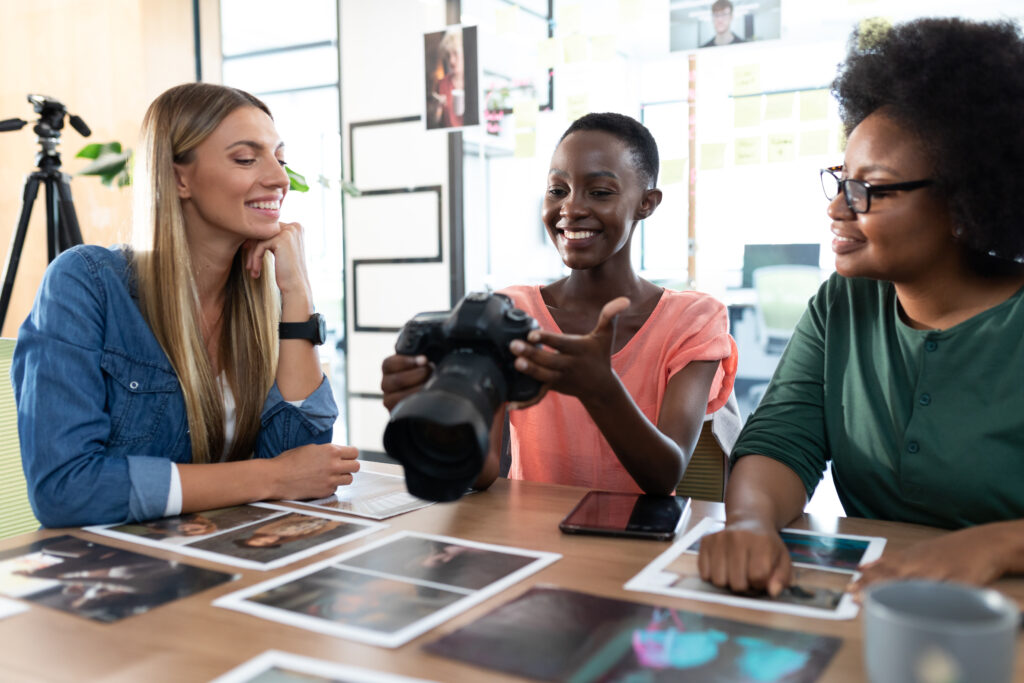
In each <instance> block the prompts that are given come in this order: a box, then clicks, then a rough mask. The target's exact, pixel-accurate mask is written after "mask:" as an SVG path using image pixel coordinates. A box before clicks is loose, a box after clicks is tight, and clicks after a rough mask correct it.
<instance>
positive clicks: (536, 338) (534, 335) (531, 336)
mask: <svg viewBox="0 0 1024 683" xmlns="http://www.w3.org/2000/svg"><path fill="white" fill-rule="evenodd" d="M526 338H527V339H529V340H530V341H531V342H533V343H534V344H536V343H537V342H539V341H540V332H538V331H537V330H534V331H533V332H531V333H530V334H528V335H526Z"/></svg>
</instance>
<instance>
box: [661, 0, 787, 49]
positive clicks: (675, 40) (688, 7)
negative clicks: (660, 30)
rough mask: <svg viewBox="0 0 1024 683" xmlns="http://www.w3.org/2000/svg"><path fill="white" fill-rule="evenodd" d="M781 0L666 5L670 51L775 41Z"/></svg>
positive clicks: (703, 0) (707, 0) (779, 28)
mask: <svg viewBox="0 0 1024 683" xmlns="http://www.w3.org/2000/svg"><path fill="white" fill-rule="evenodd" d="M781 2H782V0H699V1H696V2H678V1H677V2H672V3H670V4H669V49H670V50H671V51H673V52H678V51H680V50H695V49H697V48H704V47H726V46H730V45H740V44H742V43H751V42H754V41H760V40H775V39H777V38H779V36H780V35H781V33H782V11H781V9H780V7H779V6H780V4H781Z"/></svg>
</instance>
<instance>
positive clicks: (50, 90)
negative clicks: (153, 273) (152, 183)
mask: <svg viewBox="0 0 1024 683" xmlns="http://www.w3.org/2000/svg"><path fill="white" fill-rule="evenodd" d="M201 18H202V21H201V24H200V26H201V27H202V32H203V40H202V42H203V54H204V57H206V56H210V59H208V60H207V61H205V62H204V65H203V75H204V77H205V78H204V80H219V78H220V68H219V66H220V65H219V49H218V47H217V45H218V41H219V34H220V31H219V26H218V25H217V18H218V13H217V2H216V0H212V1H211V0H203V2H202V7H201ZM0 27H3V40H0V119H6V118H14V117H17V118H22V119H25V120H26V121H29V122H30V125H29V126H26V127H24V128H22V129H21V130H20V131H14V132H7V133H0V249H2V250H3V259H4V261H3V262H4V263H6V259H7V252H8V249H9V244H10V239H11V234H12V232H13V231H14V228H15V226H16V224H17V221H18V216H19V214H20V211H21V193H22V187H23V185H24V182H25V176H26V174H28V173H31V172H32V171H33V170H35V155H36V152H37V150H38V149H39V145H38V144H37V142H36V137H35V134H34V133H33V132H32V130H31V125H32V124H33V123H34V122H35V120H36V114H35V112H34V111H33V109H32V106H31V105H30V104H29V103H28V102H27V101H26V99H25V96H26V95H27V94H28V93H39V94H44V95H48V96H50V97H54V98H56V99H58V100H60V101H61V102H63V103H64V104H65V105H66V106H67V108H68V111H69V112H71V113H74V114H78V115H79V116H81V117H82V118H83V119H84V120H85V122H86V123H87V124H88V125H89V127H90V128H91V129H92V136H91V137H90V138H88V139H85V138H82V136H81V135H79V134H78V133H77V132H76V131H75V130H74V129H73V128H71V126H70V125H66V126H65V127H64V129H63V131H62V133H63V134H62V137H61V140H62V144H61V146H60V149H61V151H62V158H63V162H64V165H63V170H64V171H65V172H68V173H74V172H76V171H77V170H78V169H80V168H81V167H82V166H84V162H85V160H82V159H75V158H74V156H75V154H76V153H77V152H78V150H79V149H81V148H82V147H83V146H84V145H85V144H87V143H89V142H109V141H111V140H118V141H120V142H121V143H122V144H124V145H126V146H129V147H132V148H134V147H135V142H136V139H137V136H138V128H139V123H140V122H141V120H142V115H143V113H144V112H145V109H146V107H147V106H148V104H149V102H150V101H151V100H152V99H153V98H154V97H155V96H156V95H158V94H159V93H160V92H162V91H163V90H165V89H166V88H168V87H170V86H172V85H175V84H177V83H182V82H185V81H192V80H195V52H194V49H193V23H192V2H191V0H31V1H29V2H14V1H11V0H4V1H3V2H0ZM213 60H217V63H210V62H212V61H213ZM211 76H212V77H213V78H211ZM71 191H72V195H73V197H74V201H75V207H76V209H77V213H78V219H79V222H80V224H81V227H82V234H83V237H84V239H85V241H86V242H87V243H93V244H104V245H106V244H111V243H114V242H118V241H124V240H126V239H127V237H128V229H129V225H130V205H131V193H130V191H129V190H128V189H120V190H118V189H111V188H107V187H104V186H102V185H101V184H100V181H99V179H98V178H96V177H91V176H88V177H87V176H82V177H78V178H75V179H74V180H72V182H71ZM42 194H43V193H42V190H41V189H40V197H39V198H38V199H37V200H36V203H35V206H34V208H33V210H32V221H31V223H30V225H29V229H28V236H27V239H26V243H25V247H24V250H23V252H22V258H21V264H20V266H19V268H18V275H17V279H16V280H15V285H14V292H13V296H12V300H11V305H10V309H9V311H8V314H7V320H6V321H5V323H4V326H3V330H2V334H3V336H5V337H6V336H14V335H15V334H17V328H18V326H19V325H20V324H21V322H22V320H24V318H25V316H26V315H28V311H29V309H30V308H31V305H32V299H33V297H34V296H35V291H36V288H37V287H38V285H39V281H40V278H41V277H42V273H43V270H44V269H45V267H46V220H45V218H46V209H45V204H44V202H43V199H42Z"/></svg>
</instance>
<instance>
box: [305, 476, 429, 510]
mask: <svg viewBox="0 0 1024 683" xmlns="http://www.w3.org/2000/svg"><path fill="white" fill-rule="evenodd" d="M291 502H295V503H301V504H302V505H310V506H313V507H317V508H323V509H325V510H332V511H334V512H343V513H345V514H347V515H356V516H357V517H367V518H369V519H377V520H381V519H387V518H388V517H394V516H395V515H400V514H403V513H405V512H412V511H413V510H419V509H420V508H424V507H427V506H428V505H433V504H434V503H433V502H431V501H429V500H423V499H422V498H417V497H416V496H413V495H410V494H409V492H408V491H407V490H406V488H405V477H400V476H396V475H393V474H381V473H379V472H356V473H355V474H354V475H353V477H352V483H351V484H349V485H348V486H339V487H338V490H337V491H336V492H335V493H334V495H332V496H328V497H327V498H321V499H320V500H307V501H291Z"/></svg>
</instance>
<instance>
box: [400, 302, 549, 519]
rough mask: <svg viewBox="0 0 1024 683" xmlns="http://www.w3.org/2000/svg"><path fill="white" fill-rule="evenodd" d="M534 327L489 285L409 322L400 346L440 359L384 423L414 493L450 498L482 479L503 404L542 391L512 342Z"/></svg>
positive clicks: (406, 352) (409, 352) (407, 352)
mask: <svg viewBox="0 0 1024 683" xmlns="http://www.w3.org/2000/svg"><path fill="white" fill-rule="evenodd" d="M536 328H537V322H536V321H535V320H534V319H533V318H531V317H530V316H528V315H527V314H526V313H524V312H523V311H521V310H519V309H518V308H516V307H515V306H514V305H513V304H512V300H511V299H510V298H509V297H507V296H505V295H504V294H489V293H486V292H473V293H470V294H468V295H466V297H465V298H464V299H463V300H462V301H460V302H459V303H458V305H456V306H455V308H454V309H452V310H451V311H441V312H435V313H420V314H419V315H417V316H416V317H414V318H413V319H412V320H410V321H409V322H407V323H406V324H405V327H403V328H402V331H401V333H400V334H399V335H398V342H397V343H396V344H395V351H397V352H398V353H400V354H403V355H409V356H415V355H421V354H422V355H424V356H426V357H427V358H428V359H429V360H430V361H431V362H432V363H434V366H435V367H434V372H433V374H432V375H431V377H430V379H429V380H427V383H426V385H424V387H423V389H422V390H421V391H418V392H416V393H415V394H412V395H411V396H407V397H406V398H404V399H403V400H402V401H401V402H399V404H398V405H396V406H395V408H394V410H393V411H392V412H391V419H390V421H389V422H388V425H387V427H386V428H385V430H384V449H385V450H386V451H387V452H388V455H390V456H391V457H392V458H394V459H395V460H397V461H399V462H400V463H402V465H403V466H404V468H405V481H406V486H407V487H408V489H409V493H411V494H412V495H414V496H417V497H419V498H423V499H425V500H434V501H451V500H456V499H458V498H459V497H461V496H462V494H464V493H465V492H466V491H467V489H469V487H470V486H471V485H472V484H473V482H474V481H476V478H477V477H478V476H479V474H480V471H481V470H482V469H483V465H484V461H485V459H486V458H487V451H488V448H489V445H490V440H491V439H490V436H491V424H492V422H493V421H494V413H495V411H496V410H497V409H498V406H500V405H501V404H502V403H504V402H505V401H526V400H529V399H531V398H534V397H535V396H536V395H537V394H538V392H539V391H540V387H541V383H540V382H538V381H537V380H535V379H533V378H532V377H530V376H528V375H524V374H523V373H521V372H519V371H518V370H516V369H515V367H513V363H514V362H515V356H514V355H513V354H512V352H511V351H509V348H508V346H509V344H510V343H511V342H512V340H514V339H522V340H523V341H526V335H527V334H529V332H530V330H533V329H536Z"/></svg>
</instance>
